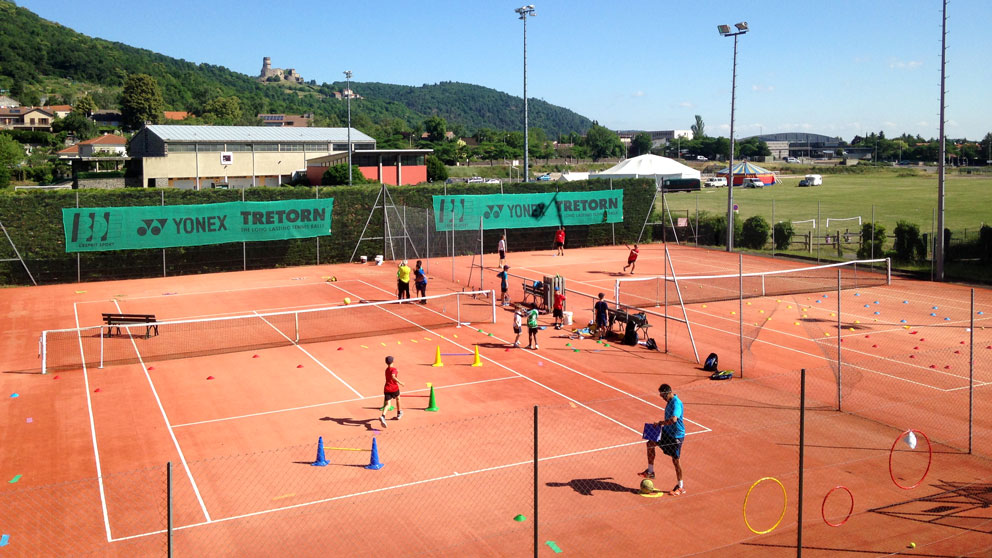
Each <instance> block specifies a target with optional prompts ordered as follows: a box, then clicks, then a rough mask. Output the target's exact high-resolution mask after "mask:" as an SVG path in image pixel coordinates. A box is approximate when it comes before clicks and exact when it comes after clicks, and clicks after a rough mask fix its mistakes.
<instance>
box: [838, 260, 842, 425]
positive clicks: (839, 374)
mask: <svg viewBox="0 0 992 558" xmlns="http://www.w3.org/2000/svg"><path fill="white" fill-rule="evenodd" d="M840 289H841V280H840V268H839V267H838V268H837V410H838V411H839V410H840V407H841V392H840V388H841V379H842V375H841V364H842V362H843V361H842V360H841V353H840V335H841V328H842V326H841V323H840Z"/></svg>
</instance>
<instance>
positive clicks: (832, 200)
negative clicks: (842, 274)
mask: <svg viewBox="0 0 992 558" xmlns="http://www.w3.org/2000/svg"><path fill="white" fill-rule="evenodd" d="M903 173H905V171H904V172H903ZM903 173H897V172H885V171H879V172H878V173H877V174H870V175H843V174H841V175H832V174H825V175H823V185H822V186H816V187H812V188H799V187H798V184H799V180H800V178H802V177H801V176H789V175H784V176H782V175H780V179H781V181H782V182H781V183H779V184H776V185H775V186H770V187H767V188H762V189H743V188H735V189H734V203H735V204H737V205H738V206H739V207H740V212H739V213H738V215H739V218H740V219H747V218H748V217H751V216H753V215H761V216H763V217H764V218H765V219H766V220H767V221H768V222H769V224H772V223H775V222H778V221H786V220H788V221H803V220H808V219H816V218H817V217H819V218H820V221H819V224H818V229H817V230H823V227H825V226H826V220H827V219H828V218H830V219H836V218H846V217H855V216H860V217H861V219H862V222H863V223H867V222H869V220H870V219H871V215H872V206H874V209H875V222H876V223H878V224H880V225H882V226H884V227H885V230H886V232H887V233H888V234H891V233H892V231H893V229H894V228H895V226H896V221H898V220H901V219H902V220H907V221H909V222H911V223H915V224H917V225H918V226H919V227H920V232H921V233H929V232H930V230H931V223H933V222H934V210H935V209H936V207H937V177H936V175H926V176H924V175H913V176H900V175H899V174H903ZM990 188H992V178H990V177H981V178H973V177H961V176H955V175H948V176H947V180H946V188H945V190H946V192H945V197H944V204H945V205H944V220H945V227H947V228H949V229H950V230H951V231H952V234H953V235H954V238H955V239H959V238H963V236H964V235H965V231H967V236H968V237H969V238H974V237H975V236H976V235H977V234H978V229H979V228H981V226H982V224H983V223H988V222H990V221H992V208H990V207H989V206H988V203H987V200H988V192H989V190H990ZM667 204H668V206H669V207H670V208H671V210H672V211H673V212H675V211H681V213H682V215H683V216H684V215H685V214H686V212H688V215H689V217H690V218H693V219H694V218H695V212H696V209H697V207H698V210H699V211H700V212H704V211H705V212H709V213H715V214H724V213H726V211H727V190H726V188H713V189H706V190H703V191H700V192H698V193H676V194H669V195H668V196H667ZM697 204H698V205H697ZM657 206H658V209H659V210H660V209H661V200H660V199H659V200H658V203H657ZM848 223H850V224H848V225H841V226H842V227H843V226H847V227H849V228H850V229H851V230H855V229H857V225H856V224H854V222H853V221H851V222H848ZM837 226H838V225H834V224H833V223H831V227H830V228H831V229H832V230H836V229H837ZM934 226H936V225H934Z"/></svg>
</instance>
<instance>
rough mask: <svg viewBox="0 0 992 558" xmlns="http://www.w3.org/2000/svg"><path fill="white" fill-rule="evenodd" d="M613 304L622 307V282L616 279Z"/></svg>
mask: <svg viewBox="0 0 992 558" xmlns="http://www.w3.org/2000/svg"><path fill="white" fill-rule="evenodd" d="M613 304H614V305H616V306H620V280H619V279H616V280H615V281H614V282H613Z"/></svg>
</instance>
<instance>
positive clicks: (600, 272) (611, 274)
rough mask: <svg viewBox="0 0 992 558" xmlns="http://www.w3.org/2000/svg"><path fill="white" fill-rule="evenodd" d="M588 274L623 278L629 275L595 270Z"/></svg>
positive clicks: (621, 272) (620, 272)
mask: <svg viewBox="0 0 992 558" xmlns="http://www.w3.org/2000/svg"><path fill="white" fill-rule="evenodd" d="M586 273H598V274H600V275H609V276H610V277H623V276H625V275H627V273H626V272H623V271H599V270H595V271H594V270H589V271H586ZM649 277H650V276H649Z"/></svg>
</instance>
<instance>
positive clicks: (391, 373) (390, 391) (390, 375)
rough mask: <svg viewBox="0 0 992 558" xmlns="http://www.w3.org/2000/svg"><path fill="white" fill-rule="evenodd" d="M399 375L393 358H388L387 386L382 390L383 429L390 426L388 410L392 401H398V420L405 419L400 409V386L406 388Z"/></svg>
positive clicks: (380, 419)
mask: <svg viewBox="0 0 992 558" xmlns="http://www.w3.org/2000/svg"><path fill="white" fill-rule="evenodd" d="M398 374H399V372H397V370H396V369H395V368H393V357H391V356H387V357H386V385H385V386H383V388H382V396H383V400H382V409H380V412H381V413H382V414H380V415H379V422H381V423H382V427H383V428H387V427H388V426H389V425H388V424H386V409H388V408H389V402H390V401H391V400H395V401H396V420H400V419H401V418H403V411H402V410H401V409H400V386H404V387H406V386H405V384H404V383H403V382H401V381H400V380H399V378H397V377H396V376H397V375H398Z"/></svg>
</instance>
